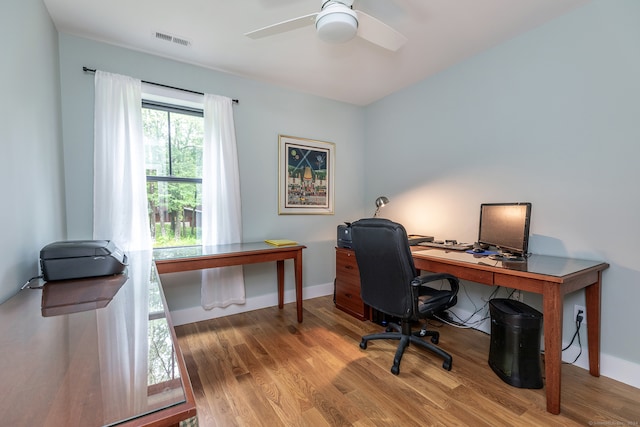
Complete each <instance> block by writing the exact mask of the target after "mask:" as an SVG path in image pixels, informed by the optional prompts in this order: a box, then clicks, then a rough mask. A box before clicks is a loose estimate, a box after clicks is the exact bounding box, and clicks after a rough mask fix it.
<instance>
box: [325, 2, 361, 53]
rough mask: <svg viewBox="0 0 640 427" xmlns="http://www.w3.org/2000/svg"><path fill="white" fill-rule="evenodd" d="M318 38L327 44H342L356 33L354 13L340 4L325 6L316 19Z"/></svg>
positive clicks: (356, 23)
mask: <svg viewBox="0 0 640 427" xmlns="http://www.w3.org/2000/svg"><path fill="white" fill-rule="evenodd" d="M316 31H317V32H318V37H320V39H322V40H324V41H325V42H329V43H344V42H346V41H349V40H351V39H352V38H354V37H355V36H356V33H357V32H358V17H357V15H356V13H355V12H354V11H353V10H351V9H350V8H348V7H347V6H345V5H342V4H339V3H338V4H330V5H327V6H326V7H325V8H324V9H323V10H322V12H320V13H319V14H318V16H317V17H316Z"/></svg>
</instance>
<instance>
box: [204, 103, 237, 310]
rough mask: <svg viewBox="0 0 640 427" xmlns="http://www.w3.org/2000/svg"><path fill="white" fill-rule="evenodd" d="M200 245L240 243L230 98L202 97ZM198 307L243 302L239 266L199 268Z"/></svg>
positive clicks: (233, 130)
mask: <svg viewBox="0 0 640 427" xmlns="http://www.w3.org/2000/svg"><path fill="white" fill-rule="evenodd" d="M202 155H203V171H202V245H203V246H208V245H222V244H228V243H240V242H242V218H241V205H240V173H239V171H238V152H237V149H236V134H235V125H234V122H233V106H232V100H231V99H230V98H226V97H223V96H218V95H210V94H205V96H204V146H203V150H202ZM201 303H202V307H203V308H205V309H207V310H209V309H212V308H214V307H226V306H228V305H230V304H244V303H245V289H244V276H243V272H242V267H241V266H234V267H223V268H214V269H209V270H203V271H202V289H201Z"/></svg>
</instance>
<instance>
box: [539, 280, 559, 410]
mask: <svg viewBox="0 0 640 427" xmlns="http://www.w3.org/2000/svg"><path fill="white" fill-rule="evenodd" d="M543 292H544V293H543V296H542V299H543V301H542V306H543V313H544V320H543V325H544V361H545V363H544V373H545V377H546V384H545V388H546V392H547V411H548V412H550V413H552V414H556V415H557V414H559V413H560V387H561V384H560V383H561V377H562V309H563V304H562V294H561V293H560V287H559V286H558V284H557V283H547V284H545V289H544V291H543Z"/></svg>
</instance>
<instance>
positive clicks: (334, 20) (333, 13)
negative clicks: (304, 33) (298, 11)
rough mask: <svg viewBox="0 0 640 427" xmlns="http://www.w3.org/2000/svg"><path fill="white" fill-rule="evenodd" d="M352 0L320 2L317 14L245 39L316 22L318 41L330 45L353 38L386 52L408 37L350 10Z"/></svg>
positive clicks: (372, 18)
mask: <svg viewBox="0 0 640 427" xmlns="http://www.w3.org/2000/svg"><path fill="white" fill-rule="evenodd" d="M352 6H353V0H320V12H316V13H310V14H309V15H304V16H300V17H298V18H293V19H289V20H287V21H283V22H279V23H277V24H273V25H269V26H267V27H264V28H260V29H259V30H255V31H251V32H248V33H246V34H245V36H247V37H250V38H252V39H259V38H262V37H267V36H272V35H274V34H280V33H284V32H287V31H291V30H295V29H298V28H302V27H306V26H308V25H311V24H312V23H315V26H316V32H317V34H318V37H320V39H322V40H324V41H326V42H330V43H343V42H346V41H349V40H351V39H352V38H354V37H355V36H356V35H357V36H358V37H360V38H363V39H365V40H367V41H369V42H371V43H373V44H376V45H378V46H381V47H383V48H385V49H388V50H392V51H396V50H398V49H400V48H401V47H402V46H403V45H404V44H405V43H406V42H407V38H406V37H405V36H403V35H402V34H400V33H399V32H397V31H396V30H394V29H393V28H391V27H390V26H388V25H387V24H385V23H384V22H382V21H380V20H378V19H377V18H374V17H373V16H371V15H368V14H366V13H364V12H361V11H359V10H354V9H353V8H352Z"/></svg>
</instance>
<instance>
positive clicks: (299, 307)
mask: <svg viewBox="0 0 640 427" xmlns="http://www.w3.org/2000/svg"><path fill="white" fill-rule="evenodd" d="M293 262H294V263H295V272H296V309H297V311H298V323H302V249H300V250H299V251H298V253H297V254H296V257H295V258H294V260H293Z"/></svg>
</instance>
